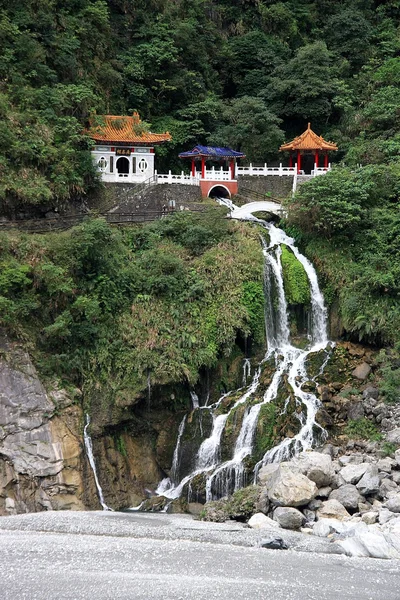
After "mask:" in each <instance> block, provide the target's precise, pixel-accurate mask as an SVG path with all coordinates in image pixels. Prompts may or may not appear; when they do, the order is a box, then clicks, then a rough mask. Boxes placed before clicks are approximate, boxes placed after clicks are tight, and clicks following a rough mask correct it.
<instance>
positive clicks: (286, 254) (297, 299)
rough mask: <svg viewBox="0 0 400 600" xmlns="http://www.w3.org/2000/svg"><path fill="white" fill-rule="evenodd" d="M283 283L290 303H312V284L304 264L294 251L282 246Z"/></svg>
mask: <svg viewBox="0 0 400 600" xmlns="http://www.w3.org/2000/svg"><path fill="white" fill-rule="evenodd" d="M281 261H282V271H283V285H284V288H285V294H286V301H287V303H288V304H310V301H311V297H310V284H309V281H308V277H307V274H306V272H305V270H304V267H303V265H302V264H301V263H300V262H299V261H298V260H297V258H296V257H295V256H294V254H293V252H292V251H291V250H290V249H289V248H288V247H287V246H284V245H283V246H282V256H281Z"/></svg>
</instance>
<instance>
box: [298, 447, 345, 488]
mask: <svg viewBox="0 0 400 600" xmlns="http://www.w3.org/2000/svg"><path fill="white" fill-rule="evenodd" d="M292 462H293V463H294V464H295V465H296V466H297V467H298V468H299V470H300V472H301V473H303V475H305V476H306V477H308V479H310V480H311V481H314V483H315V484H316V485H317V487H319V488H323V487H325V486H328V485H330V484H331V481H332V479H333V477H334V475H335V470H334V468H333V463H332V459H331V457H330V456H329V454H321V453H320V452H302V453H301V454H299V456H298V457H297V459H295V460H294V461H292Z"/></svg>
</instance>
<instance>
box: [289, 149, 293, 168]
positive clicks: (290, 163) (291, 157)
mask: <svg viewBox="0 0 400 600" xmlns="http://www.w3.org/2000/svg"><path fill="white" fill-rule="evenodd" d="M289 167H290V169H291V168H292V167H293V156H292V153H290V154H289Z"/></svg>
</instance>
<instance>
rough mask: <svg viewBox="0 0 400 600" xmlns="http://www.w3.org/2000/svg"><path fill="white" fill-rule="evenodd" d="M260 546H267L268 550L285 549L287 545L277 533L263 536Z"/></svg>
mask: <svg viewBox="0 0 400 600" xmlns="http://www.w3.org/2000/svg"><path fill="white" fill-rule="evenodd" d="M260 546H261V548H269V549H270V550H287V549H288V548H289V545H288V544H287V542H285V541H284V540H283V539H282V538H281V537H279V536H278V535H271V536H269V537H267V538H264V539H263V540H261V542H260Z"/></svg>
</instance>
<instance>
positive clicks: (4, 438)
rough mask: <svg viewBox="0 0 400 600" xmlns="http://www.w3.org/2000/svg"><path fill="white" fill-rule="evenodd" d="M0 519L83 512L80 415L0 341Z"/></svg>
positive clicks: (26, 361)
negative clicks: (34, 513)
mask: <svg viewBox="0 0 400 600" xmlns="http://www.w3.org/2000/svg"><path fill="white" fill-rule="evenodd" d="M0 344H1V346H2V349H3V350H5V357H6V359H4V358H3V359H1V360H0V514H15V513H21V512H32V511H39V510H59V509H83V508H84V504H83V500H82V498H83V478H82V445H81V443H80V441H81V440H80V438H81V434H82V411H81V409H80V408H79V407H78V406H76V405H73V404H72V401H71V399H69V400H68V397H67V396H68V395H67V393H66V392H65V390H55V391H54V392H53V393H52V396H53V400H54V402H57V411H58V412H59V414H60V416H54V413H55V410H56V407H55V404H54V402H53V401H52V400H51V399H50V398H49V396H48V395H47V393H46V391H45V389H44V387H43V385H42V384H41V382H40V381H39V379H38V376H37V373H36V370H35V368H34V366H33V364H32V362H31V360H30V357H29V355H28V354H27V353H26V352H24V351H23V350H22V349H21V348H19V347H18V346H16V345H15V344H10V343H8V342H7V341H4V339H2V340H0Z"/></svg>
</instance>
